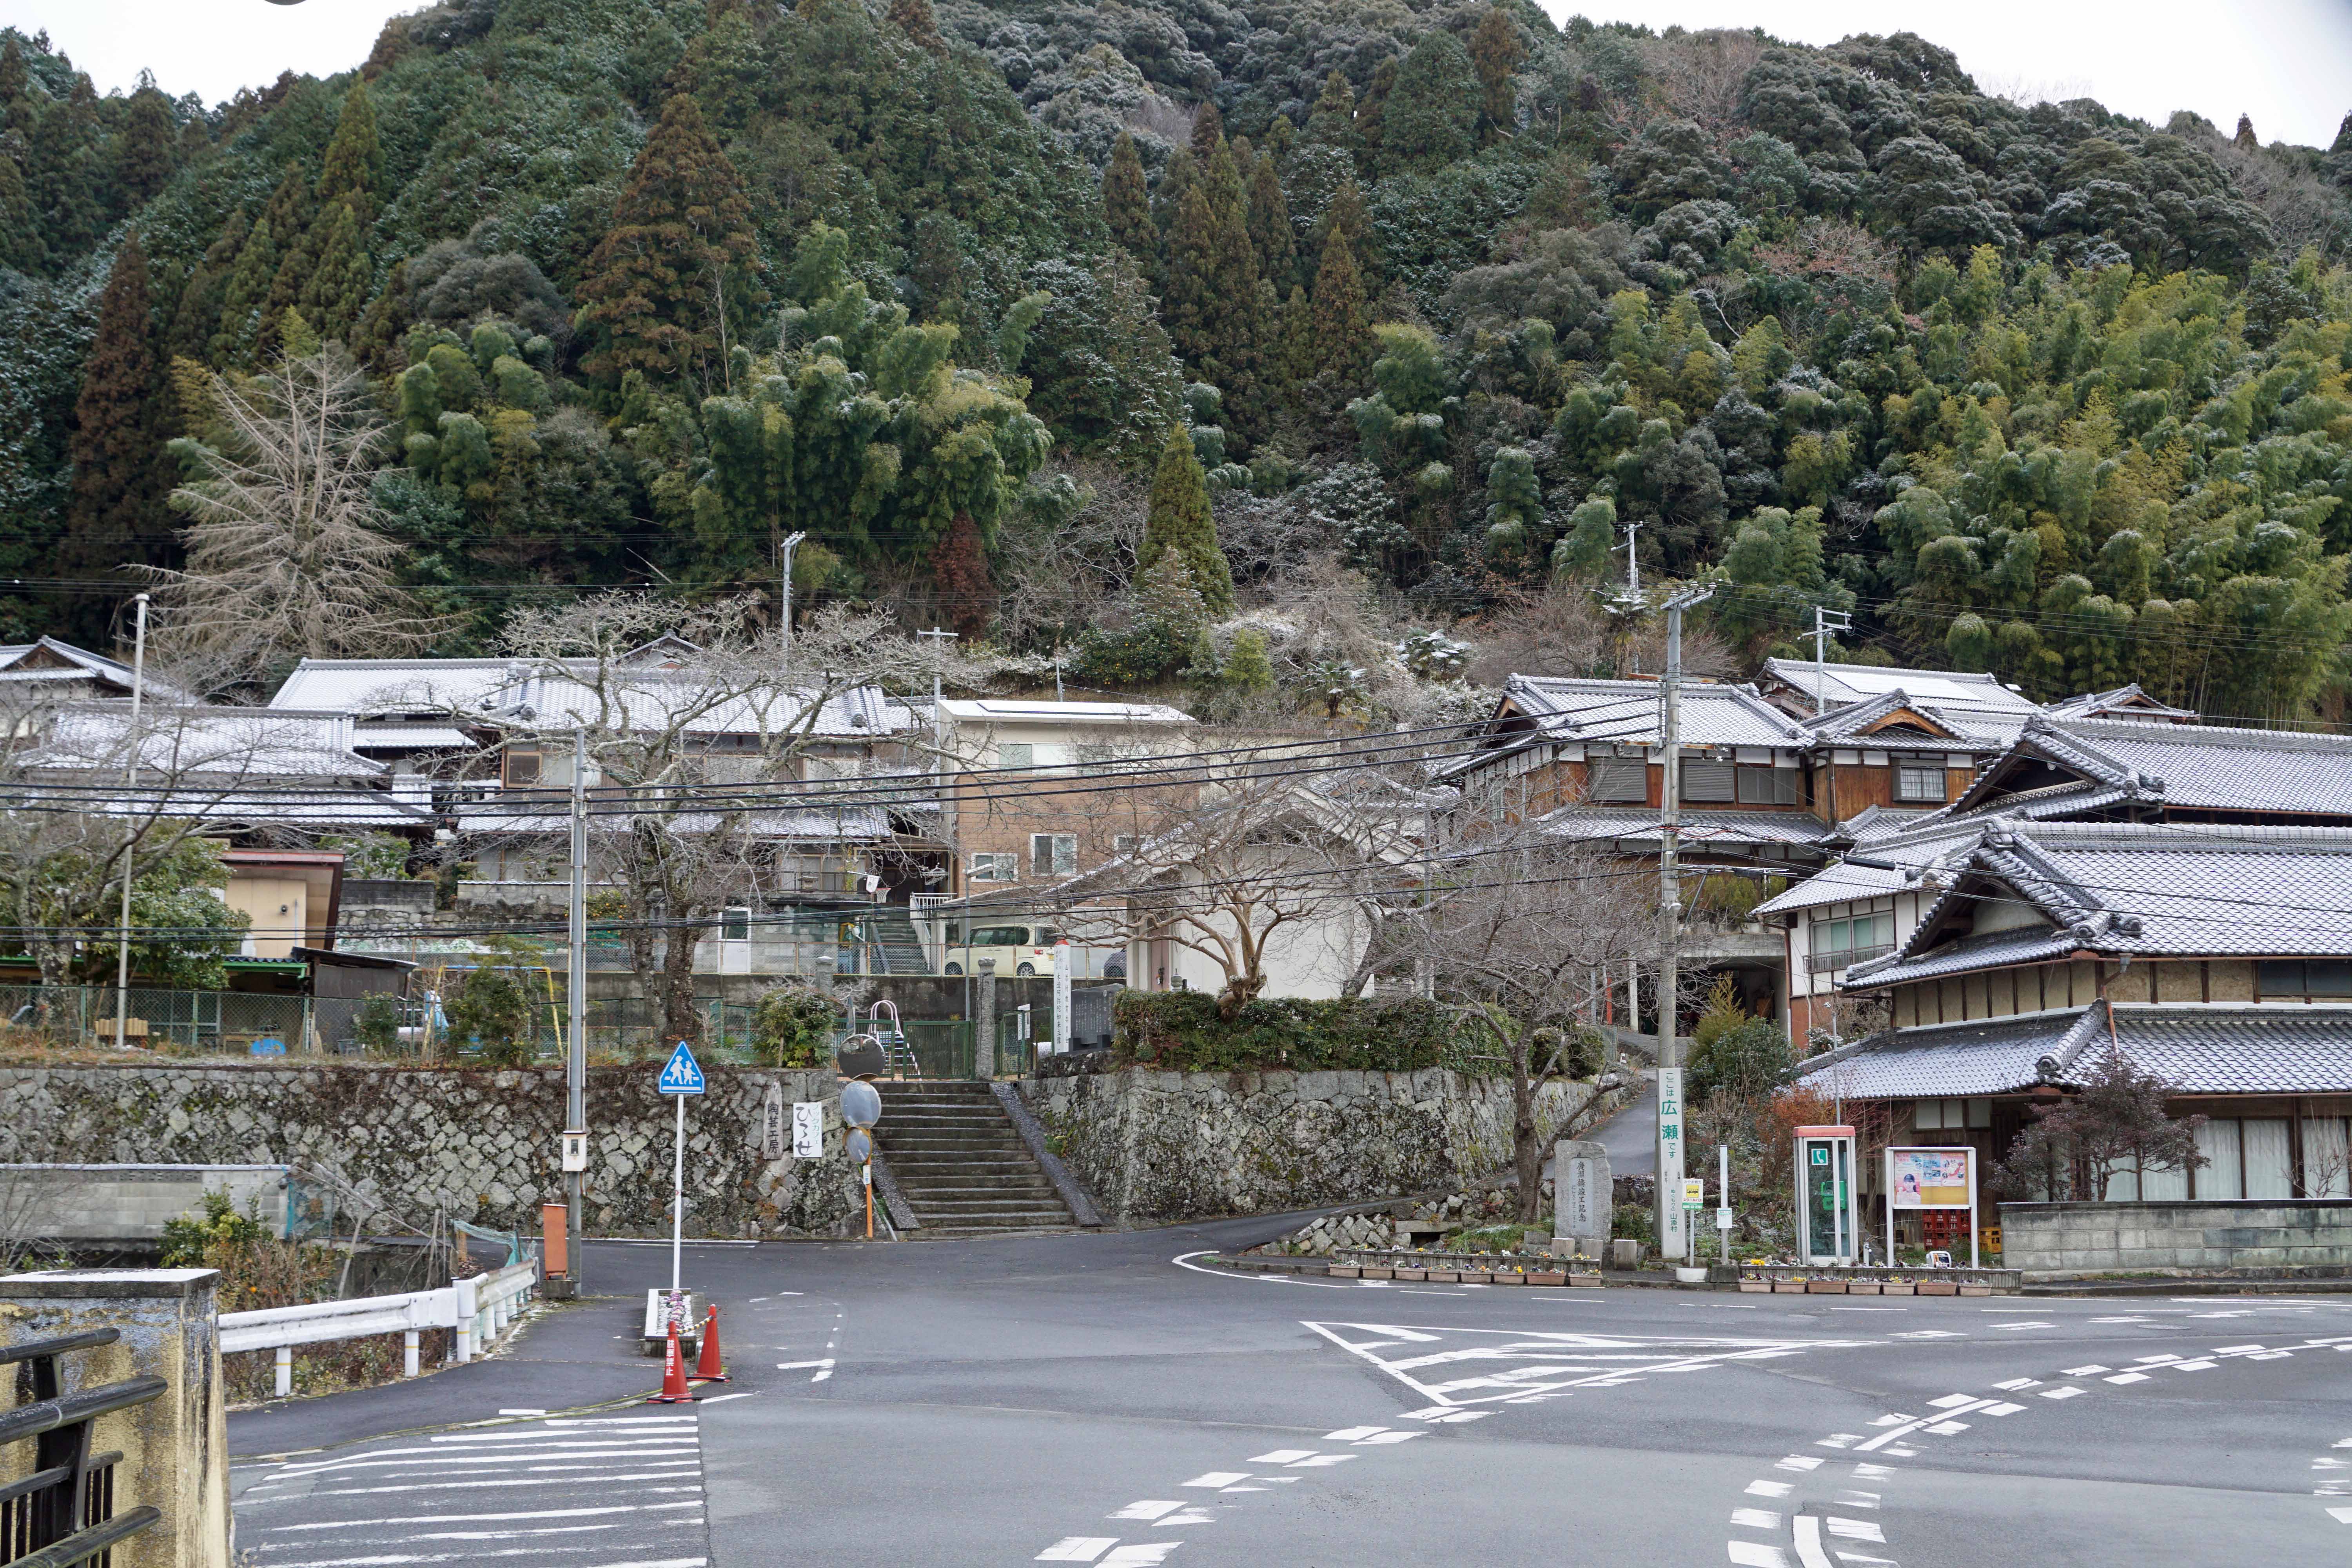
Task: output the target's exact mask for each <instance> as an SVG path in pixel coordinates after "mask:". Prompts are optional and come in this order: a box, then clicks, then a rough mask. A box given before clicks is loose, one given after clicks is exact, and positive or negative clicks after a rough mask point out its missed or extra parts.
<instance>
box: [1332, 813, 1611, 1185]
mask: <svg viewBox="0 0 2352 1568" xmlns="http://www.w3.org/2000/svg"><path fill="white" fill-rule="evenodd" d="M1654 886H1655V881H1654V878H1652V879H1644V878H1643V876H1642V875H1640V872H1639V868H1637V867H1632V866H1629V865H1628V864H1627V863H1626V862H1625V861H1623V860H1622V859H1619V858H1615V857H1614V856H1612V854H1611V853H1610V852H1609V850H1608V848H1607V847H1606V846H1605V845H1604V844H1602V843H1600V842H1596V841H1591V840H1570V839H1564V838H1561V837H1557V836H1555V835H1552V834H1549V833H1547V832H1545V831H1544V829H1543V828H1542V826H1540V825H1538V824H1527V823H1521V822H1515V821H1512V820H1510V819H1509V818H1507V816H1501V815H1498V814H1489V813H1487V812H1485V811H1483V810H1482V809H1480V808H1479V807H1478V805H1476V803H1475V802H1472V803H1467V804H1465V808H1464V811H1463V813H1461V814H1459V815H1457V816H1455V818H1454V821H1453V823H1452V824H1451V848H1450V849H1449V851H1448V852H1446V853H1445V854H1444V855H1443V856H1442V857H1441V858H1436V859H1434V860H1433V861H1432V862H1431V869H1430V875H1429V877H1428V879H1427V881H1426V883H1425V885H1424V886H1423V888H1422V889H1419V890H1418V891H1417V892H1415V893H1413V894H1412V895H1411V896H1409V897H1402V898H1399V899H1396V900H1391V904H1390V906H1389V907H1388V908H1387V909H1386V910H1384V911H1383V915H1382V918H1381V921H1380V922H1379V923H1378V925H1377V926H1376V927H1375V928H1374V931H1373V935H1372V940H1371V942H1370V947H1369V949H1368V951H1367V952H1366V955H1365V962H1366V963H1367V964H1368V965H1370V966H1371V967H1373V968H1374V969H1376V970H1377V971H1379V972H1381V973H1409V974H1414V975H1417V976H1420V977H1421V980H1422V984H1424V985H1425V986H1426V987H1427V988H1428V989H1429V990H1430V992H1431V994H1433V995H1434V996H1435V997H1436V999H1437V1000H1438V1001H1440V1002H1441V1003H1444V1004H1445V1005H1448V1006H1449V1007H1451V1008H1453V1009H1454V1011H1456V1012H1457V1013H1458V1014H1459V1016H1460V1017H1461V1019H1462V1023H1463V1026H1465V1028H1466V1029H1468V1030H1471V1031H1473V1032H1474V1033H1475V1035H1477V1036H1481V1037H1484V1038H1485V1039H1486V1041H1487V1042H1489V1043H1490V1045H1491V1046H1492V1047H1493V1049H1494V1050H1495V1052H1496V1054H1497V1055H1498V1056H1499V1057H1500V1058H1502V1060H1503V1062H1504V1064H1505V1066H1506V1068H1507V1072H1508V1074H1509V1078H1510V1085H1511V1113H1512V1115H1511V1145H1512V1155H1513V1160H1514V1163H1515V1165H1516V1167H1517V1173H1518V1189H1519V1191H1518V1204H1519V1209H1518V1215H1519V1219H1520V1221H1521V1223H1523V1224H1533V1223H1534V1222H1535V1220H1536V1218H1537V1217H1538V1213H1539V1205H1540V1203H1541V1197H1542V1194H1541V1191H1540V1185H1541V1173H1542V1169H1543V1156H1544V1147H1543V1143H1542V1142H1541V1141H1540V1140H1539V1139H1538V1136H1537V1132H1538V1123H1537V1110H1538V1101H1539V1100H1540V1099H1541V1096H1542V1091H1543V1089H1544V1086H1545V1085H1547V1084H1549V1083H1551V1082H1553V1081H1555V1080H1556V1079H1560V1078H1563V1077H1568V1076H1572V1075H1573V1074H1574V1072H1575V1071H1576V1070H1577V1068H1578V1067H1579V1065H1580V1064H1579V1060H1578V1058H1579V1057H1580V1054H1581V1050H1580V1044H1581V1038H1582V1037H1584V1035H1585V1032H1586V1031H1587V1030H1588V1029H1589V1028H1590V1027H1591V1023H1592V1016H1591V1012H1592V1005H1593V1001H1594V997H1595V975H1596V973H1597V972H1598V971H1599V969H1600V968H1601V965H1603V964H1606V963H1611V962H1612V961H1617V960H1622V959H1623V958H1624V957H1625V956H1626V955H1628V954H1629V953H1631V954H1639V955H1643V956H1645V957H1646V956H1648V955H1650V954H1652V953H1654V952H1655V950H1656V947H1657V942H1658V926H1657V904H1656V900H1655V898H1654V897H1653V896H1652V889H1654Z"/></svg>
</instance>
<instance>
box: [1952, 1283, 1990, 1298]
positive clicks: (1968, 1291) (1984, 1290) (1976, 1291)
mask: <svg viewBox="0 0 2352 1568" xmlns="http://www.w3.org/2000/svg"><path fill="white" fill-rule="evenodd" d="M1960 1294H1961V1295H1963V1296H1990V1295H1991V1294H1992V1287H1991V1286H1990V1285H1963V1286H1961V1287H1960Z"/></svg>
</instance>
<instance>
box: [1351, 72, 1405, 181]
mask: <svg viewBox="0 0 2352 1568" xmlns="http://www.w3.org/2000/svg"><path fill="white" fill-rule="evenodd" d="M1396 84H1397V59H1396V57H1395V56H1394V55H1391V56H1389V57H1388V58H1386V59H1384V60H1382V61H1381V63H1380V64H1379V65H1377V66H1374V67H1373V68H1372V80H1371V85H1370V86H1369V87H1367V88H1366V89H1364V96H1363V100H1362V101H1361V102H1360V103H1358V104H1357V105H1356V135H1357V136H1358V138H1359V139H1360V140H1361V141H1362V142H1363V145H1364V155H1365V156H1366V157H1367V158H1369V159H1370V161H1371V162H1372V163H1375V164H1377V163H1379V162H1380V161H1381V154H1382V153H1384V152H1386V150H1387V145H1388V110H1389V95H1390V94H1391V93H1392V92H1394V91H1395V90H1396Z"/></svg>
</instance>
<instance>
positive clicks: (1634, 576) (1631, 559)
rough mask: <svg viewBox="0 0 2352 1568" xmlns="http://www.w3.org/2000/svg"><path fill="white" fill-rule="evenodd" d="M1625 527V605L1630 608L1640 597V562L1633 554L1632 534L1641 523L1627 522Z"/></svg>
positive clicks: (1637, 602)
mask: <svg viewBox="0 0 2352 1568" xmlns="http://www.w3.org/2000/svg"><path fill="white" fill-rule="evenodd" d="M1623 526H1624V529H1625V599H1626V605H1625V607H1626V608H1627V609H1628V610H1630V609H1632V608H1633V606H1634V605H1637V604H1639V603H1641V599H1642V563H1641V562H1640V561H1639V560H1638V559H1636V558H1635V556H1634V554H1633V534H1634V532H1635V531H1636V530H1638V529H1639V528H1640V527H1641V526H1642V525H1641V524H1640V523H1638V522H1629V523H1626V524H1624V525H1623Z"/></svg>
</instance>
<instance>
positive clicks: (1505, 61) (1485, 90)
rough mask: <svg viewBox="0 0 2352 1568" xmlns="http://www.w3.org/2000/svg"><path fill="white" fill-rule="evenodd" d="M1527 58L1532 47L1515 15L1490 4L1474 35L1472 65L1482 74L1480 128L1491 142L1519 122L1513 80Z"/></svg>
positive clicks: (1471, 40)
mask: <svg viewBox="0 0 2352 1568" xmlns="http://www.w3.org/2000/svg"><path fill="white" fill-rule="evenodd" d="M1526 58H1528V46H1527V44H1526V43H1525V42H1524V41H1522V40H1521V38H1520V37H1519V29H1518V25H1517V23H1515V22H1513V21H1512V20H1511V14H1510V13H1509V12H1508V11H1506V10H1504V9H1503V8H1502V7H1501V6H1500V5H1489V6H1487V7H1486V15H1485V16H1481V17H1479V18H1478V26H1477V27H1476V29H1475V31H1473V32H1472V33H1471V35H1470V64H1471V66H1472V68H1475V70H1476V71H1477V73H1478V89H1479V91H1480V93H1481V94H1482V95H1483V99H1482V102H1481V107H1482V108H1483V109H1484V110H1486V115H1485V120H1484V122H1483V123H1482V124H1481V126H1480V128H1479V130H1480V135H1481V139H1482V140H1483V141H1486V142H1494V141H1496V139H1498V138H1500V137H1504V136H1508V135H1509V134H1510V133H1511V128H1512V127H1513V126H1514V125H1516V124H1517V122H1518V112H1519V111H1518V103H1517V92H1516V91H1515V90H1514V89H1513V87H1512V79H1513V78H1514V77H1515V76H1517V74H1518V69H1519V66H1520V63H1521V62H1522V61H1524V60H1525V59H1526Z"/></svg>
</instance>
